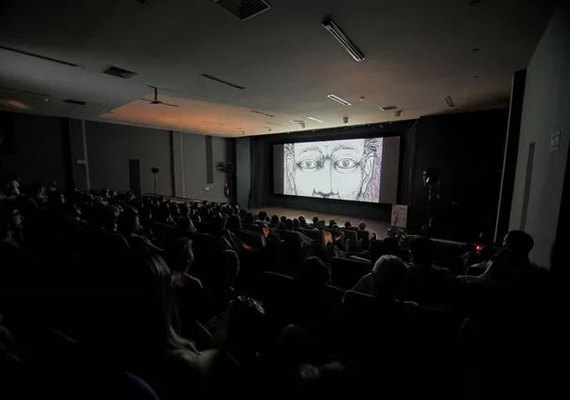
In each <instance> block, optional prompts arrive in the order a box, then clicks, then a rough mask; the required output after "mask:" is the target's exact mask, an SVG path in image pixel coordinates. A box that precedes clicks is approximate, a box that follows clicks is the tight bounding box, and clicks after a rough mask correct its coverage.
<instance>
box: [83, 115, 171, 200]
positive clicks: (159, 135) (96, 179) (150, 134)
mask: <svg viewBox="0 0 570 400" xmlns="http://www.w3.org/2000/svg"><path fill="white" fill-rule="evenodd" d="M85 131H86V135H87V156H88V160H89V175H90V179H91V187H92V188H94V189H101V188H106V187H108V188H110V189H113V190H117V191H121V192H125V191H127V190H129V187H130V186H129V159H139V160H140V175H141V178H140V179H141V193H143V194H145V193H153V190H154V189H153V176H152V175H153V174H152V173H151V172H150V170H151V168H153V167H156V168H159V169H160V172H159V173H158V174H157V177H156V192H157V194H161V195H166V196H170V195H172V184H171V174H172V172H171V166H170V138H169V136H168V132H167V131H161V130H158V129H149V128H139V127H134V126H126V125H113V124H105V123H101V122H91V121H87V122H86V123H85Z"/></svg>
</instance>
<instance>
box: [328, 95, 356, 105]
mask: <svg viewBox="0 0 570 400" xmlns="http://www.w3.org/2000/svg"><path fill="white" fill-rule="evenodd" d="M327 97H328V98H329V99H331V100H332V101H336V102H337V103H339V104H342V105H343V106H346V107H348V106H351V105H352V103H349V102H348V101H346V100H345V99H341V98H340V97H338V96H337V95H335V94H329V95H328V96H327Z"/></svg>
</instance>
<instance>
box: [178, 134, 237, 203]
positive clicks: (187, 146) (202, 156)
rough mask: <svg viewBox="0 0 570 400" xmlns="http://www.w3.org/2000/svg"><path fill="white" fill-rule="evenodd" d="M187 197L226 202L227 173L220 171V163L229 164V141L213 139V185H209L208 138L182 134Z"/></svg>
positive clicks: (218, 138)
mask: <svg viewBox="0 0 570 400" xmlns="http://www.w3.org/2000/svg"><path fill="white" fill-rule="evenodd" d="M182 145H183V157H182V159H183V163H184V186H185V197H189V198H192V199H199V200H208V201H218V202H226V201H228V199H227V198H226V197H225V196H224V183H225V182H226V179H231V177H230V176H228V177H226V173H225V172H222V171H218V170H217V169H216V165H217V164H218V163H219V162H222V163H224V164H225V163H227V162H228V160H227V154H226V146H227V139H224V138H220V137H212V163H213V178H214V181H213V183H208V181H207V172H206V168H205V167H204V166H205V165H206V136H202V135H191V134H182Z"/></svg>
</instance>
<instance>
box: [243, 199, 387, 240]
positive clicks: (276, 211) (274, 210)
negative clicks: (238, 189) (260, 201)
mask: <svg viewBox="0 0 570 400" xmlns="http://www.w3.org/2000/svg"><path fill="white" fill-rule="evenodd" d="M262 210H263V211H265V212H266V213H267V214H268V215H269V216H270V217H271V216H272V215H278V216H282V215H284V216H286V217H287V218H298V217H299V216H301V215H303V216H304V217H305V218H306V219H307V221H308V222H310V220H312V219H313V217H319V219H323V220H325V221H326V223H327V225H328V223H329V221H330V220H331V219H334V220H335V221H336V222H337V224H338V225H341V226H342V225H344V223H345V221H350V222H351V223H352V225H353V226H356V225H358V224H359V223H360V222H364V223H365V224H366V228H367V230H368V231H370V232H374V233H376V236H377V237H379V238H382V237H385V236H386V232H387V231H388V228H390V224H389V223H388V222H384V221H377V220H373V219H359V218H354V217H348V216H346V215H338V214H324V213H320V212H315V211H307V210H295V209H291V208H282V207H264V208H252V209H251V211H252V212H259V211H262Z"/></svg>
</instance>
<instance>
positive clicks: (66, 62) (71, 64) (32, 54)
mask: <svg viewBox="0 0 570 400" xmlns="http://www.w3.org/2000/svg"><path fill="white" fill-rule="evenodd" d="M0 49H2V50H7V51H11V52H14V53H18V54H23V55H25V56H30V57H35V58H39V59H41V60H46V61H51V62H54V63H58V64H62V65H67V66H68V67H79V65H78V64H74V63H70V62H68V61H64V60H58V59H57V58H52V57H47V56H43V55H41V54H36V53H30V52H29V51H25V50H20V49H16V48H14V47H8V46H2V45H0Z"/></svg>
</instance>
